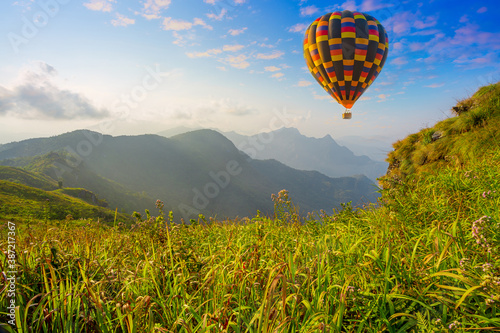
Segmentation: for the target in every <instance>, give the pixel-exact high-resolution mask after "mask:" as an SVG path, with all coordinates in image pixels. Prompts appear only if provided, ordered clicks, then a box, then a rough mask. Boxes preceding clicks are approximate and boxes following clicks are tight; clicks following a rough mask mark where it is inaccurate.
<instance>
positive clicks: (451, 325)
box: [448, 320, 461, 330]
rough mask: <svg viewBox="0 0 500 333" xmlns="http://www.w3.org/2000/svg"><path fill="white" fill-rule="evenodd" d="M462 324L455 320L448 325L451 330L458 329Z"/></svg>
mask: <svg viewBox="0 0 500 333" xmlns="http://www.w3.org/2000/svg"><path fill="white" fill-rule="evenodd" d="M460 325H461V324H460V322H459V321H456V320H455V321H454V322H452V323H451V324H450V325H449V326H448V328H449V329H450V330H454V329H456V328H459V327H460Z"/></svg>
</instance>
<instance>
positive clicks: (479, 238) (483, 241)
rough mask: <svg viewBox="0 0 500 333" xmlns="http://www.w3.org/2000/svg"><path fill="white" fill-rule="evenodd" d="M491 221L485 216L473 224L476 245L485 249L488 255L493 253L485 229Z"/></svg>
mask: <svg viewBox="0 0 500 333" xmlns="http://www.w3.org/2000/svg"><path fill="white" fill-rule="evenodd" d="M490 219H491V217H490V216H486V215H485V216H483V217H481V218H480V219H479V220H476V221H474V222H473V223H472V237H474V239H475V240H476V244H478V245H480V246H482V247H484V248H485V249H486V250H487V252H488V253H491V245H490V243H489V242H488V239H487V238H486V236H485V232H484V229H485V226H487V223H488V222H489V221H490Z"/></svg>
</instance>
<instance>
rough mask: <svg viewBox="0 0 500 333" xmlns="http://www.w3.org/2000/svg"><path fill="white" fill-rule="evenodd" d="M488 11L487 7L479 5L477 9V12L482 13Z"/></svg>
mask: <svg viewBox="0 0 500 333" xmlns="http://www.w3.org/2000/svg"><path fill="white" fill-rule="evenodd" d="M487 11H488V8H486V7H481V8H479V9H478V10H477V13H479V14H482V13H486V12H487Z"/></svg>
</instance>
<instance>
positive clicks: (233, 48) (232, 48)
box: [222, 44, 245, 52]
mask: <svg viewBox="0 0 500 333" xmlns="http://www.w3.org/2000/svg"><path fill="white" fill-rule="evenodd" d="M244 47H245V46H243V45H239V44H235V45H224V47H223V48H222V49H223V50H224V51H226V52H236V51H239V50H241V49H242V48H244Z"/></svg>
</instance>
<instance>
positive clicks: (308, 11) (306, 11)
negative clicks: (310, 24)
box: [300, 5, 319, 16]
mask: <svg viewBox="0 0 500 333" xmlns="http://www.w3.org/2000/svg"><path fill="white" fill-rule="evenodd" d="M318 11H319V9H318V7H316V6H314V5H312V6H307V7H304V8H301V9H300V16H311V15H314V14H315V13H317V12H318Z"/></svg>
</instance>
